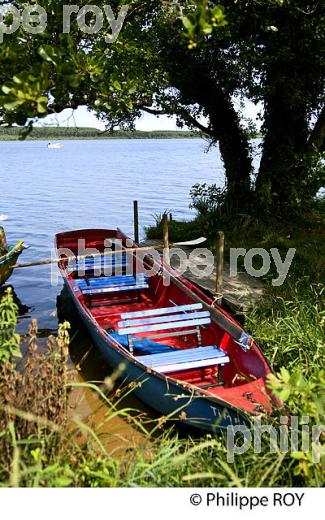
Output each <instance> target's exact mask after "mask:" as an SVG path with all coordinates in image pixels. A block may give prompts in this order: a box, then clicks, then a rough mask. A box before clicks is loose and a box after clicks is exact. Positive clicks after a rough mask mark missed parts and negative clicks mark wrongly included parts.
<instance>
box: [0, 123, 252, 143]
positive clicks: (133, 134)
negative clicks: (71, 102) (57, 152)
mask: <svg viewBox="0 0 325 520" xmlns="http://www.w3.org/2000/svg"><path fill="white" fill-rule="evenodd" d="M21 132H22V128H21V127H17V126H14V127H4V126H2V127H1V126H0V141H18V140H20V139H21ZM201 135H202V134H201V133H200V132H192V131H189V130H151V131H143V130H134V131H126V130H114V132H113V133H111V132H102V131H100V130H97V129H96V128H85V127H72V128H64V127H34V128H33V131H32V133H31V134H29V135H28V136H27V137H26V139H25V140H26V141H48V142H52V141H72V140H86V139H89V140H93V139H95V140H103V139H198V138H200V137H201ZM255 137H261V136H260V135H256V136H251V138H255Z"/></svg>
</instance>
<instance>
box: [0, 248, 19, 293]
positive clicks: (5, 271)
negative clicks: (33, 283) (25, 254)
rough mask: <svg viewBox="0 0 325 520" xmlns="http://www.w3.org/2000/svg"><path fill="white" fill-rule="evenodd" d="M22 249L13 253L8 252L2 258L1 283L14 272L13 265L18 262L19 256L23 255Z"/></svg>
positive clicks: (0, 264) (0, 263)
mask: <svg viewBox="0 0 325 520" xmlns="http://www.w3.org/2000/svg"><path fill="white" fill-rule="evenodd" d="M21 253H22V249H21V250H18V251H16V252H14V253H12V254H10V253H9V254H8V255H6V256H5V257H3V259H2V260H1V259H0V285H3V284H4V283H5V282H6V281H7V280H8V279H9V278H10V276H11V274H12V267H13V266H14V265H15V264H16V262H17V259H18V257H19V256H20V255H21Z"/></svg>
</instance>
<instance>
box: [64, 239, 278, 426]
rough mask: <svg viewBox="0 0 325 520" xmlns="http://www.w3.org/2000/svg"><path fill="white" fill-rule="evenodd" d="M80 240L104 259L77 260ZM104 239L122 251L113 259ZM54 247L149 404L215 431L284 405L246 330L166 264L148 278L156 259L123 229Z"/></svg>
mask: <svg viewBox="0 0 325 520" xmlns="http://www.w3.org/2000/svg"><path fill="white" fill-rule="evenodd" d="M79 240H83V241H84V246H85V247H86V248H93V249H95V250H97V251H98V254H99V255H100V256H99V257H93V258H91V257H88V258H86V259H85V260H81V259H79V260H78V259H76V260H75V261H72V260H71V258H69V257H70V256H71V255H78V254H79V255H80V248H78V244H80V242H78V241H79ZM107 240H109V241H111V243H112V244H113V246H112V247H113V250H114V251H115V252H113V253H108V254H107V247H108V246H107V244H108V243H109V242H107ZM56 246H57V249H58V254H59V255H60V256H59V258H61V260H60V262H59V267H60V269H61V272H62V275H63V277H64V280H65V283H66V285H67V287H68V289H69V291H70V293H71V296H72V298H73V300H74V302H75V305H76V307H77V310H78V312H79V314H80V317H81V319H82V320H83V322H84V324H85V325H86V327H87V328H88V330H89V332H90V334H91V336H92V339H93V341H94V344H95V345H96V347H97V348H98V349H99V351H100V353H101V355H102V356H103V357H104V359H105V360H106V362H107V363H108V364H109V365H110V367H113V368H118V367H119V369H120V370H121V366H122V371H123V379H124V380H126V381H127V382H128V383H130V382H132V383H134V392H135V394H136V395H137V396H138V397H139V398H140V399H141V400H142V401H143V402H144V403H146V404H147V405H149V406H150V407H152V408H153V409H155V410H157V411H158V412H159V413H161V414H163V415H165V416H169V417H173V418H179V419H180V420H181V421H182V422H183V423H187V424H190V425H192V426H196V427H199V428H201V429H205V430H208V431H211V430H212V431H215V430H216V429H220V428H225V427H227V426H228V425H230V424H246V423H247V422H249V419H250V418H251V417H252V416H254V415H257V414H259V415H260V414H268V413H269V412H270V411H271V410H272V408H273V407H274V406H278V405H279V403H278V402H277V401H276V400H275V399H274V398H273V397H272V395H271V393H270V391H269V389H268V388H267V386H266V376H267V375H268V374H269V373H270V369H269V367H268V365H267V363H266V361H265V359H264V357H263V355H262V353H261V351H260V349H259V348H258V346H257V345H256V344H255V343H254V342H253V341H252V340H251V338H250V337H249V336H248V335H247V334H246V333H245V332H244V331H243V329H242V328H241V327H240V326H239V325H238V324H237V323H236V322H235V321H234V320H233V319H232V318H231V317H230V316H229V315H228V314H227V313H226V312H225V311H224V310H222V309H221V308H220V307H218V306H215V305H213V302H212V300H211V299H210V298H209V297H208V296H207V295H206V294H204V293H203V292H202V291H200V289H199V288H198V287H197V286H195V285H193V284H191V282H189V281H188V280H186V279H185V278H183V277H181V276H179V275H178V273H177V272H176V271H174V270H172V269H171V268H170V267H169V266H166V265H165V264H164V263H163V262H161V263H160V265H159V271H158V272H157V269H156V274H155V275H153V276H149V275H148V271H149V270H152V269H153V267H155V264H154V262H153V261H152V258H151V257H150V255H149V254H148V252H141V254H140V249H139V250H138V252H137V244H135V243H133V242H132V241H131V240H130V239H128V238H127V237H126V236H125V235H124V234H123V233H122V232H121V231H120V230H105V229H89V230H78V231H71V232H66V233H59V234H58V235H57V236H56ZM114 248H115V249H114ZM130 248H134V249H133V250H132V249H130ZM94 252H95V251H94ZM134 273H136V274H134ZM166 274H168V275H169V276H170V277H171V282H170V284H169V285H168V286H166V285H165V284H164V276H166Z"/></svg>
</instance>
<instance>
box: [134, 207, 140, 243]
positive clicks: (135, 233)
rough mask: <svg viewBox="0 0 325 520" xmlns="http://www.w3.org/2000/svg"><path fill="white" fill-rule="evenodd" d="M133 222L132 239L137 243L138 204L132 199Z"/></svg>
mask: <svg viewBox="0 0 325 520" xmlns="http://www.w3.org/2000/svg"><path fill="white" fill-rule="evenodd" d="M133 223H134V241H135V242H136V243H137V244H138V243H139V205H138V201H137V200H134V201H133Z"/></svg>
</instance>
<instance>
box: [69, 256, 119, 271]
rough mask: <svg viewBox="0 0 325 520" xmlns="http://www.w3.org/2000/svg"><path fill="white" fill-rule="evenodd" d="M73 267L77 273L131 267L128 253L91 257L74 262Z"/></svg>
mask: <svg viewBox="0 0 325 520" xmlns="http://www.w3.org/2000/svg"><path fill="white" fill-rule="evenodd" d="M72 265H73V266H74V269H75V270H76V271H79V270H83V271H94V270H99V269H105V268H106V269H107V270H108V269H118V268H122V269H123V268H126V267H128V265H129V258H128V256H127V254H126V253H118V254H116V255H106V256H105V255H103V256H96V257H89V258H84V259H79V260H74V261H72Z"/></svg>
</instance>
